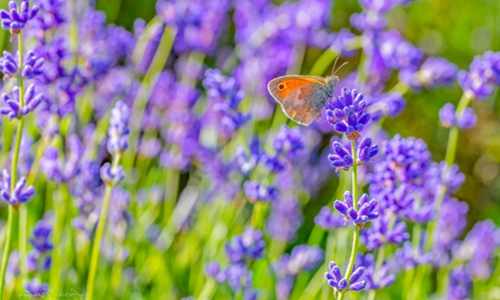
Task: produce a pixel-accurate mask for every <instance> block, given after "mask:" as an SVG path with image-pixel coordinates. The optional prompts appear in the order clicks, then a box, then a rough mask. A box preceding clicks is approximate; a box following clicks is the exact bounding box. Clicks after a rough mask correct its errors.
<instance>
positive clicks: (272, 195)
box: [243, 181, 280, 202]
mask: <svg viewBox="0 0 500 300" xmlns="http://www.w3.org/2000/svg"><path fill="white" fill-rule="evenodd" d="M243 189H244V190H245V195H246V196H247V197H248V199H250V201H251V202H255V201H263V202H274V201H276V200H277V199H278V198H279V196H280V193H279V191H278V190H277V189H276V187H274V186H267V187H266V186H264V185H262V184H260V183H258V182H257V181H246V182H245V183H244V184H243Z"/></svg>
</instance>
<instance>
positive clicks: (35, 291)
mask: <svg viewBox="0 0 500 300" xmlns="http://www.w3.org/2000/svg"><path fill="white" fill-rule="evenodd" d="M26 2H27V1H26ZM24 288H25V290H26V293H28V294H29V295H30V296H31V297H34V298H38V299H42V298H44V295H45V294H47V293H48V292H49V285H48V284H46V283H41V282H40V280H38V279H33V280H31V281H29V282H28V283H27V284H26V286H25V287H24Z"/></svg>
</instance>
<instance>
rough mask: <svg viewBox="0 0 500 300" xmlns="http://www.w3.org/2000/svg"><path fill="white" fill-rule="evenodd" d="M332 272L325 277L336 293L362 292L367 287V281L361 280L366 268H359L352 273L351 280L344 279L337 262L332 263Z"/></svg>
mask: <svg viewBox="0 0 500 300" xmlns="http://www.w3.org/2000/svg"><path fill="white" fill-rule="evenodd" d="M329 267H330V272H326V273H325V277H326V279H327V280H328V285H329V286H331V287H332V288H334V289H335V291H336V292H341V291H345V290H351V291H361V290H362V289H364V288H365V287H366V281H365V280H361V277H362V276H363V273H364V272H365V268H363V267H358V268H356V269H355V270H354V272H352V274H351V277H350V278H349V280H347V279H346V278H343V277H342V272H341V271H340V268H339V267H338V266H337V265H336V264H335V262H333V261H331V262H330V266H329Z"/></svg>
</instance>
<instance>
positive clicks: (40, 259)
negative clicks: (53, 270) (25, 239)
mask: <svg viewBox="0 0 500 300" xmlns="http://www.w3.org/2000/svg"><path fill="white" fill-rule="evenodd" d="M51 233H52V224H51V221H50V220H49V219H48V218H47V217H45V218H44V219H42V220H40V221H38V222H37V223H36V225H35V227H34V228H33V235H32V237H31V238H30V240H29V241H30V244H31V245H32V246H33V250H31V251H30V252H29V253H28V255H27V257H26V264H27V266H28V270H30V271H31V272H36V271H37V270H40V271H47V270H49V269H50V266H51V263H52V259H51V256H50V251H51V250H52V249H53V248H54V245H53V243H52V240H51Z"/></svg>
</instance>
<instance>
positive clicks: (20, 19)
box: [0, 0, 40, 34]
mask: <svg viewBox="0 0 500 300" xmlns="http://www.w3.org/2000/svg"><path fill="white" fill-rule="evenodd" d="M39 10H40V9H39V8H38V6H36V5H33V6H32V7H29V0H22V1H21V3H20V4H19V5H18V4H17V3H16V2H15V1H10V2H9V11H6V10H3V9H2V10H0V20H1V22H2V28H3V29H6V30H10V32H11V33H12V34H17V33H19V32H20V31H21V29H23V28H24V26H25V25H26V23H27V22H28V21H29V20H31V19H33V18H34V17H36V15H37V13H38V11H39Z"/></svg>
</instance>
